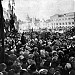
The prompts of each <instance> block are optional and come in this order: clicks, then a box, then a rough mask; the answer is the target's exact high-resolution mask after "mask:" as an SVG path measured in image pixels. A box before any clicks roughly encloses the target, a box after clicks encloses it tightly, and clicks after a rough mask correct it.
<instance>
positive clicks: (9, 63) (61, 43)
mask: <svg viewBox="0 0 75 75" xmlns="http://www.w3.org/2000/svg"><path fill="white" fill-rule="evenodd" d="M57 36H58V38H57ZM63 36H64V34H63ZM48 37H50V38H45V39H43V38H40V39H38V38H37V37H35V38H26V35H25V34H24V33H22V35H21V36H20V37H18V38H12V37H10V36H9V37H6V38H5V42H4V44H5V62H4V63H0V75H75V45H74V44H73V43H72V40H68V39H66V36H64V37H62V36H60V35H55V34H54V35H50V36H48Z"/></svg>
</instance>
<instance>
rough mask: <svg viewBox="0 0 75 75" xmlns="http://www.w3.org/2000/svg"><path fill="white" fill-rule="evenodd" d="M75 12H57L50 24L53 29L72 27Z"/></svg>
mask: <svg viewBox="0 0 75 75" xmlns="http://www.w3.org/2000/svg"><path fill="white" fill-rule="evenodd" d="M74 18H75V12H71V13H66V14H62V15H59V14H56V15H53V16H51V17H50V20H51V21H50V25H51V27H52V29H57V28H64V27H65V28H66V27H72V26H74V23H75V20H74Z"/></svg>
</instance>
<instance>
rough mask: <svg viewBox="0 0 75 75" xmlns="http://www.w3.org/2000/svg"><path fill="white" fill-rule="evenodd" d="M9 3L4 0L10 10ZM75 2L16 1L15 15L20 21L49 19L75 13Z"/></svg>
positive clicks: (64, 0)
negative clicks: (55, 15)
mask: <svg viewBox="0 0 75 75" xmlns="http://www.w3.org/2000/svg"><path fill="white" fill-rule="evenodd" d="M8 1H9V0H3V7H4V8H6V9H8ZM74 3H75V0H15V13H16V15H17V17H18V19H21V20H25V17H26V15H27V14H29V16H30V17H36V18H40V19H42V18H44V19H48V18H49V17H50V16H52V15H54V14H62V13H68V12H74V11H75V5H74Z"/></svg>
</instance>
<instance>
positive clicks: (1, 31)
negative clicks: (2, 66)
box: [0, 0, 5, 63]
mask: <svg viewBox="0 0 75 75" xmlns="http://www.w3.org/2000/svg"><path fill="white" fill-rule="evenodd" d="M1 1H2V0H0V40H1V44H2V46H1V47H2V48H1V49H2V50H1V54H0V56H1V57H0V59H1V62H0V63H3V62H4V61H5V59H4V58H5V51H4V22H3V19H4V18H3V7H2V3H1Z"/></svg>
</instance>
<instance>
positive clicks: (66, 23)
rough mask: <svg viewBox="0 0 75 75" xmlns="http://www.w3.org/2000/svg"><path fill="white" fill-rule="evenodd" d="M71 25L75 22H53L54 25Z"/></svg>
mask: <svg viewBox="0 0 75 75" xmlns="http://www.w3.org/2000/svg"><path fill="white" fill-rule="evenodd" d="M68 24H69V25H71V24H74V22H65V23H52V25H68Z"/></svg>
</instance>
